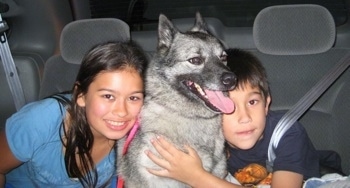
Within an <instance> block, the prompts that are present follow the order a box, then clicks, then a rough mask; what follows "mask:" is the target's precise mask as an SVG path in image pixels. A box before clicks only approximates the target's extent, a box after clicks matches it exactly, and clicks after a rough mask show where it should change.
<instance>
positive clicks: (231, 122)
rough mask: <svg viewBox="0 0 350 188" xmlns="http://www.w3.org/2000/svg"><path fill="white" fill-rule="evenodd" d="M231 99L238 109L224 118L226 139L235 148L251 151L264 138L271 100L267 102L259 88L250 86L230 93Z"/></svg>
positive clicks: (267, 99) (245, 85)
mask: <svg viewBox="0 0 350 188" xmlns="http://www.w3.org/2000/svg"><path fill="white" fill-rule="evenodd" d="M230 98H231V99H232V100H233V102H234V103H235V105H236V109H235V111H234V112H233V113H231V114H225V115H224V116H223V132H224V136H225V139H226V141H227V142H228V144H229V145H230V146H232V147H234V148H238V149H243V150H245V149H250V148H252V147H253V146H254V145H255V143H256V142H257V141H258V140H259V139H260V138H261V137H262V133H263V132H264V129H265V121H266V115H267V112H268V108H269V104H270V101H271V98H270V97H269V96H268V97H267V98H266V101H265V99H264V97H263V94H262V93H261V91H260V90H259V88H252V87H251V85H250V84H244V88H242V87H240V88H236V89H234V90H233V91H230Z"/></svg>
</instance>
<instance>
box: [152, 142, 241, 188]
mask: <svg viewBox="0 0 350 188" xmlns="http://www.w3.org/2000/svg"><path fill="white" fill-rule="evenodd" d="M151 142H152V144H153V146H154V147H155V149H156V150H157V151H158V153H159V154H160V155H161V157H162V158H159V157H157V156H156V155H154V154H153V153H152V152H150V151H146V154H147V156H148V157H149V158H150V159H151V160H152V161H153V162H154V163H156V164H157V165H159V166H160V167H161V168H162V169H161V170H155V169H148V171H149V172H150V173H151V174H154V175H157V176H162V177H167V178H172V179H176V180H178V181H181V182H183V183H186V184H188V185H190V186H191V187H194V188H195V187H201V188H205V187H208V188H209V187H221V188H225V187H230V188H235V187H241V186H239V185H234V184H232V183H229V182H227V181H225V180H224V179H220V178H218V177H216V176H214V175H212V174H210V173H209V172H207V171H205V170H204V168H203V166H202V161H201V160H200V158H199V156H198V154H197V152H196V151H195V150H194V149H193V148H191V147H189V146H185V149H186V150H187V151H188V152H187V153H185V152H183V151H181V150H178V149H177V148H175V146H173V145H172V144H170V143H169V142H167V141H166V140H165V139H164V138H162V137H157V138H156V139H154V140H151Z"/></svg>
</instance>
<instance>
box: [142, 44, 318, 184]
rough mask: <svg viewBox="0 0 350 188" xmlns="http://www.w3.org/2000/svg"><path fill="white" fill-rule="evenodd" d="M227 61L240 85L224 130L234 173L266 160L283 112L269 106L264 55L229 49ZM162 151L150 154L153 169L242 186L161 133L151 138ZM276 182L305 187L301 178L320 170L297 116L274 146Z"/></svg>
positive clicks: (185, 178) (185, 179) (189, 178)
mask: <svg viewBox="0 0 350 188" xmlns="http://www.w3.org/2000/svg"><path fill="white" fill-rule="evenodd" d="M227 54H228V66H229V67H230V68H231V70H232V71H233V72H234V73H235V74H236V75H237V78H238V85H237V87H236V88H235V89H234V90H232V91H230V98H231V99H232V100H233V102H234V103H235V106H236V109H235V111H234V112H233V113H232V114H225V115H223V134H224V136H225V139H226V143H227V144H226V146H227V147H226V148H227V152H228V159H227V162H228V166H227V167H228V172H229V173H230V174H231V175H234V174H235V173H236V172H238V171H239V170H240V169H243V168H244V167H246V166H247V165H249V164H252V163H257V164H260V165H262V166H264V167H265V166H266V160H267V151H268V145H269V142H270V139H271V135H272V133H273V131H274V128H275V126H276V125H277V123H278V121H279V120H280V118H281V117H282V115H283V114H279V113H277V112H273V111H270V110H269V105H270V102H271V96H270V92H269V86H268V81H267V76H266V72H265V69H264V67H263V66H262V64H261V63H260V61H259V60H258V59H257V58H256V57H255V56H253V55H252V54H250V53H249V52H247V51H243V50H239V49H229V50H227ZM152 142H153V144H154V146H155V148H156V149H157V151H158V152H159V154H160V155H161V156H162V157H163V158H162V159H161V158H158V157H156V156H155V155H153V154H152V153H151V152H149V151H146V154H147V155H148V156H149V157H150V159H152V160H153V161H154V162H155V163H156V164H158V165H159V166H161V167H162V168H164V169H162V170H154V169H149V172H150V173H152V174H154V175H158V176H163V177H169V178H173V179H176V180H179V181H182V182H185V183H187V184H188V185H190V186H192V187H201V188H202V187H240V186H239V185H237V184H233V183H229V182H227V181H224V180H222V179H220V178H217V177H215V176H213V175H211V174H210V173H208V172H206V171H205V170H204V169H203V167H202V164H201V161H200V160H199V157H198V155H197V154H196V152H195V151H194V150H193V149H192V148H190V147H188V146H186V147H185V148H186V149H187V150H188V151H187V152H186V153H185V152H181V151H180V150H177V149H176V148H175V147H173V146H172V145H171V144H170V143H169V142H167V141H166V140H165V139H164V138H162V137H157V139H154V140H152ZM275 154H276V159H275V161H274V164H273V172H272V182H271V186H272V187H283V188H288V187H296V188H300V187H302V183H303V180H305V179H307V178H310V177H318V176H319V164H318V162H319V160H318V155H317V153H316V150H315V148H314V146H313V145H312V143H311V141H310V139H309V137H308V135H307V133H306V131H305V129H304V128H303V126H302V125H301V124H300V123H298V122H296V123H295V124H294V125H293V126H292V127H291V128H290V129H289V130H288V131H287V132H286V133H285V135H284V136H283V137H282V138H281V140H280V142H279V145H278V147H277V148H276V150H275Z"/></svg>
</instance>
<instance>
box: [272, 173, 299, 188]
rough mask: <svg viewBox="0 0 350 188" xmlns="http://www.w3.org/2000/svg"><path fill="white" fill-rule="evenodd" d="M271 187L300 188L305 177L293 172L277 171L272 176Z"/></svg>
mask: <svg viewBox="0 0 350 188" xmlns="http://www.w3.org/2000/svg"><path fill="white" fill-rule="evenodd" d="M272 177H273V178H272V183H271V187H283V188H300V187H302V184H303V175H301V174H298V173H295V172H291V171H276V172H274V173H273V174H272Z"/></svg>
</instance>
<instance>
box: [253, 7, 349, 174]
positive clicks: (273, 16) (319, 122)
mask: <svg viewBox="0 0 350 188" xmlns="http://www.w3.org/2000/svg"><path fill="white" fill-rule="evenodd" d="M287 14H289V15H294V16H291V17H288V16H287ZM285 22H288V23H289V24H288V25H286V24H280V23H285ZM335 30H336V28H335V25H334V22H333V20H332V17H331V15H330V13H329V12H328V10H326V9H325V8H323V7H321V6H317V5H285V6H273V7H268V8H266V9H264V10H262V11H261V12H260V13H259V14H258V16H257V18H256V20H255V22H254V27H253V38H254V42H255V44H256V47H257V49H252V50H251V51H252V53H254V54H255V55H256V56H258V58H259V59H260V60H261V61H262V63H263V65H264V66H265V68H266V70H267V74H268V80H269V83H270V87H271V95H272V104H271V109H273V110H282V111H287V110H289V109H290V108H291V107H292V106H293V105H294V104H296V103H297V102H298V100H299V99H301V98H302V97H303V95H304V94H306V93H307V92H308V91H309V90H310V89H311V88H312V87H313V86H314V85H315V84H316V83H317V82H318V81H319V80H320V79H321V78H322V76H323V75H325V74H326V73H327V72H328V71H329V70H330V69H332V67H333V66H334V65H335V64H337V63H338V62H339V61H340V60H341V59H342V57H344V56H345V55H346V54H347V53H349V52H350V49H349V48H344V47H341V48H337V47H334V46H332V45H333V44H334V43H335V39H336V37H335V34H336V31H335ZM349 80H350V70H349V69H348V70H347V71H346V72H345V73H344V74H343V75H342V76H341V77H340V78H339V79H338V80H337V81H336V82H335V83H334V84H333V85H332V86H331V87H330V88H329V89H328V90H327V91H326V92H325V94H324V95H322V96H321V98H320V99H319V100H318V101H316V103H315V104H314V105H313V106H312V107H311V108H310V109H309V110H308V111H307V112H306V113H305V114H304V115H303V116H302V117H301V118H300V122H301V123H302V124H303V125H304V127H305V129H306V130H307V132H308V134H309V136H310V138H311V140H312V141H313V143H314V145H315V147H316V149H319V150H334V151H337V152H338V153H339V154H340V155H341V158H342V167H343V171H344V172H345V173H346V174H350V147H349V146H350V145H349V143H350V136H349V135H350V126H349V125H350V123H349V122H350V116H349V111H350V98H349V97H348V95H349V93H350V83H349V82H348V81H349Z"/></svg>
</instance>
